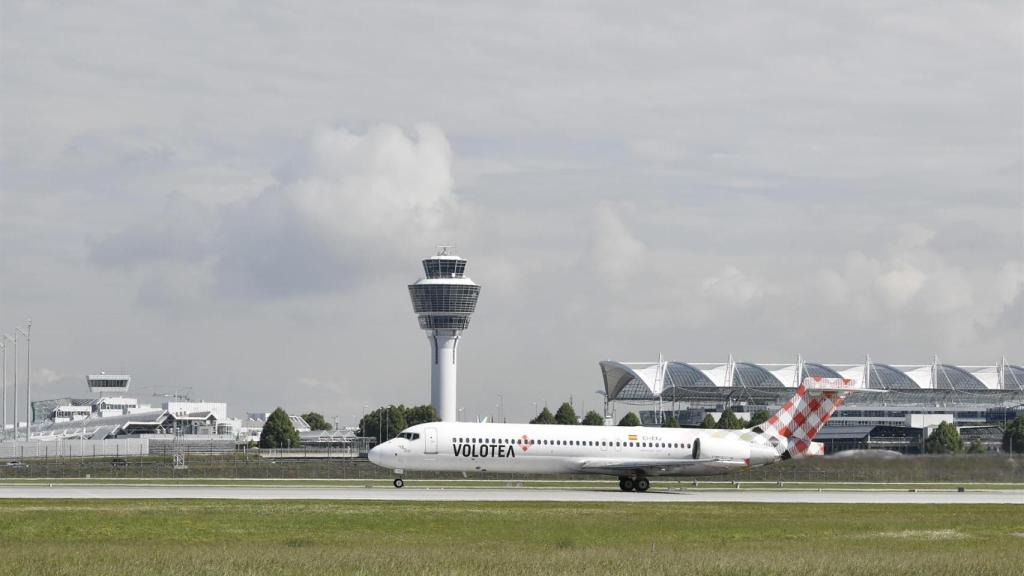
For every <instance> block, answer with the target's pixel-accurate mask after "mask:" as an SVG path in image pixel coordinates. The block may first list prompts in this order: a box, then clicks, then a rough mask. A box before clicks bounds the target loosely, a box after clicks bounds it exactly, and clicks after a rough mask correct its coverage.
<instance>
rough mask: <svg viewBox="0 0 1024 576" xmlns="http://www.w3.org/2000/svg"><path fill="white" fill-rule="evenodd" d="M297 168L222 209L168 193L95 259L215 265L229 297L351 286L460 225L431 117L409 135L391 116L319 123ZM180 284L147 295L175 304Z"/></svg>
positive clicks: (150, 288) (101, 245) (161, 284)
mask: <svg viewBox="0 0 1024 576" xmlns="http://www.w3.org/2000/svg"><path fill="white" fill-rule="evenodd" d="M296 164H297V165H296V166H295V167H294V168H293V170H291V171H290V175H289V177H288V178H287V179H286V180H284V181H282V182H279V183H277V184H275V185H273V186H271V187H269V188H267V189H265V190H264V191H262V192H261V193H259V194H258V195H256V196H255V197H253V198H251V199H242V200H239V201H236V202H231V203H227V204H222V205H220V208H219V209H216V210H211V209H209V208H208V207H207V205H206V204H204V203H202V202H200V201H198V200H193V199H190V198H188V197H186V196H184V195H182V194H179V193H173V194H170V195H169V196H168V197H167V200H166V202H165V206H164V208H163V210H162V211H161V212H159V213H157V214H155V215H153V216H152V217H151V218H144V219H142V220H141V221H140V222H138V223H136V224H132V225H130V226H128V227H127V228H125V229H124V230H121V231H120V232H117V233H116V234H113V235H111V236H108V237H106V238H103V239H102V240H100V241H98V242H97V243H96V244H95V246H94V248H93V251H92V254H93V258H94V259H95V260H96V261H97V262H99V263H101V264H105V265H121V266H125V267H147V266H148V267H154V266H155V265H156V264H159V263H161V262H165V261H182V260H195V261H196V262H197V267H198V266H202V265H204V264H203V262H212V266H211V269H212V274H213V279H212V285H213V286H215V287H216V288H217V289H218V290H219V291H220V292H221V293H224V294H227V295H231V296H238V295H249V296H289V295H295V294H298V293H310V292H321V291H332V290H339V289H344V288H346V287H349V286H351V285H352V284H353V283H354V282H356V281H357V280H358V279H359V277H360V276H361V274H363V273H365V272H368V271H380V270H382V269H387V267H388V266H389V265H390V264H389V263H390V262H393V261H395V260H396V259H397V258H400V257H403V256H407V255H409V254H410V253H414V254H416V253H423V252H424V251H425V250H427V249H429V247H430V246H432V245H434V244H435V243H440V242H445V241H446V240H448V239H447V238H441V237H440V236H441V235H442V231H443V230H449V229H450V227H452V226H454V225H456V224H457V220H458V217H459V214H460V206H459V202H458V200H457V198H456V196H455V193H454V190H453V187H454V180H453V177H452V150H451V146H450V144H449V142H448V139H447V137H446V136H445V134H444V132H442V131H441V129H440V128H438V127H436V126H434V125H430V124H420V125H417V126H416V127H415V128H414V130H413V132H412V133H411V134H407V133H406V132H404V131H403V130H402V129H401V128H399V127H397V126H394V125H390V124H381V125H377V126H374V127H371V128H370V129H369V130H367V131H366V133H363V134H357V133H354V132H351V131H349V130H347V129H345V128H327V127H321V128H319V129H317V130H316V131H315V133H314V134H313V136H312V137H311V138H310V141H309V143H308V147H307V149H306V151H305V153H304V154H303V155H302V156H301V158H300V160H298V161H297V162H296ZM194 275H196V276H201V274H199V273H196V274H194ZM173 284H174V282H173V280H172V281H171V282H166V281H165V280H164V279H163V278H161V277H160V275H159V274H158V273H157V272H153V273H152V274H151V275H150V277H149V278H148V279H146V280H145V281H144V283H143V287H142V289H143V292H142V294H143V296H145V298H143V301H145V302H151V303H159V302H164V303H170V302H173V301H175V299H176V298H177V297H176V296H175V294H179V293H181V290H176V289H175V288H174V286H173ZM168 286H169V287H168ZM195 286H197V284H192V287H193V288H195ZM182 288H184V287H182Z"/></svg>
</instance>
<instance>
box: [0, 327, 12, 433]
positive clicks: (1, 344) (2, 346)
mask: <svg viewBox="0 0 1024 576" xmlns="http://www.w3.org/2000/svg"><path fill="white" fill-rule="evenodd" d="M8 338H10V337H9V336H8V335H7V334H4V335H3V336H2V337H0V350H2V351H3V355H4V361H3V394H2V395H0V413H3V428H0V442H2V441H3V440H5V439H6V438H7V339H8Z"/></svg>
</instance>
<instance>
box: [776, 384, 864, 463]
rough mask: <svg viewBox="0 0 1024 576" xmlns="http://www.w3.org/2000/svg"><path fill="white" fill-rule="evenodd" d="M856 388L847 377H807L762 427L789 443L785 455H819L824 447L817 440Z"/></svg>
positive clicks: (793, 456)
mask: <svg viewBox="0 0 1024 576" xmlns="http://www.w3.org/2000/svg"><path fill="white" fill-rule="evenodd" d="M856 389H857V387H856V384H855V383H854V381H853V380H847V379H844V378H820V377H818V378H805V379H804V381H803V382H801V383H800V387H799V388H797V389H796V394H795V395H794V396H793V397H792V398H790V399H789V400H788V401H787V402H786V403H785V404H784V405H783V406H782V409H780V410H779V411H778V412H776V413H775V414H774V415H773V416H772V417H771V418H769V419H768V421H767V422H765V423H764V424H762V425H761V426H760V428H761V429H762V430H763V431H765V432H767V433H769V434H773V435H775V436H778V437H781V438H784V439H785V440H786V448H787V449H786V453H785V454H784V456H788V457H790V458H800V457H803V456H820V455H822V454H824V453H825V447H824V446H823V445H822V444H821V443H820V442H814V437H815V436H816V435H817V434H818V430H821V427H822V426H824V425H825V424H826V423H827V422H828V419H829V418H831V417H832V413H833V412H835V411H836V410H837V409H838V408H839V407H840V406H842V405H843V400H845V399H846V397H847V396H849V395H850V392H851V391H852V390H856Z"/></svg>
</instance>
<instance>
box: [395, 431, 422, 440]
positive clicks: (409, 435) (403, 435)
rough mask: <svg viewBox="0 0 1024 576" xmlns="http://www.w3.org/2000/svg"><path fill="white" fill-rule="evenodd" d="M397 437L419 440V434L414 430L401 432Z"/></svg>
mask: <svg viewBox="0 0 1024 576" xmlns="http://www.w3.org/2000/svg"><path fill="white" fill-rule="evenodd" d="M398 437H399V438H405V439H406V440H419V438H420V435H419V434H416V433H415V432H402V433H401V434H399V435H398Z"/></svg>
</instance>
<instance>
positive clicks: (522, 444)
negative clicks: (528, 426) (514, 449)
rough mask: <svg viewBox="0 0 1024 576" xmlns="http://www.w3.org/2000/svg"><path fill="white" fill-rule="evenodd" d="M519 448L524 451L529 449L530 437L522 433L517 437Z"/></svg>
mask: <svg viewBox="0 0 1024 576" xmlns="http://www.w3.org/2000/svg"><path fill="white" fill-rule="evenodd" d="M519 449H520V450H522V451H523V452H526V451H527V450H529V449H530V437H529V436H527V435H526V434H523V437H522V438H520V439H519Z"/></svg>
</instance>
